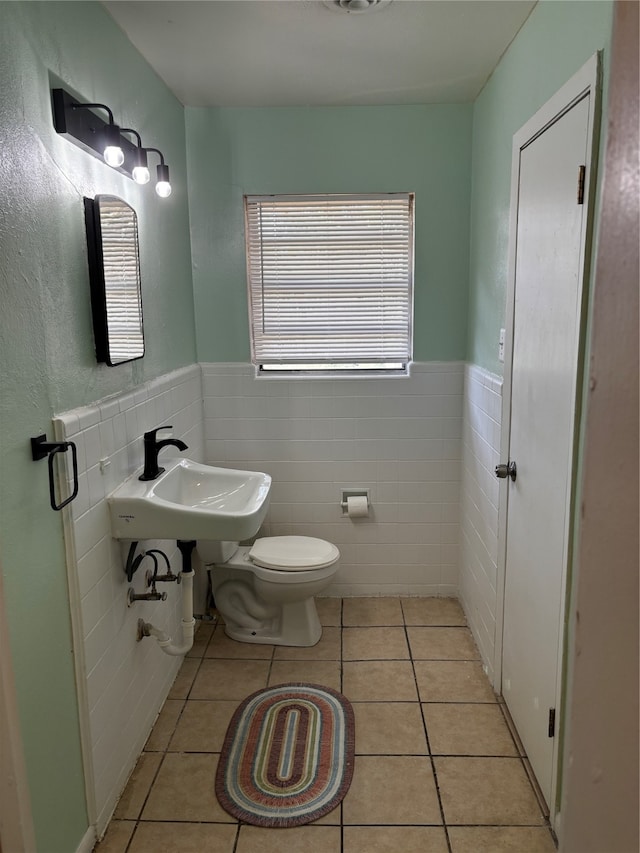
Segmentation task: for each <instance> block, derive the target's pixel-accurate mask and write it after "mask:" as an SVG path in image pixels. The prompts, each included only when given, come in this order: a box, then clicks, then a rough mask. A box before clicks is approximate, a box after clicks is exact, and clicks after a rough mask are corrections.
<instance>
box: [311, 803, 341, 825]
mask: <svg viewBox="0 0 640 853" xmlns="http://www.w3.org/2000/svg"><path fill="white" fill-rule="evenodd" d="M341 823H342V803H341V802H340V803H338V805H337V806H336V807H335V808H334V809H333V810H332V811H330V812H327V814H326V815H324V816H323V817H319V818H318V820H314V821H313V823H312V824H309V825H310V826H340V824H341Z"/></svg>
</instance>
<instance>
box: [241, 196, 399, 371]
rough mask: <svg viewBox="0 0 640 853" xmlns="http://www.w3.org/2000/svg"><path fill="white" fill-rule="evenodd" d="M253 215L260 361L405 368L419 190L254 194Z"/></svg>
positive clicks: (255, 349)
mask: <svg viewBox="0 0 640 853" xmlns="http://www.w3.org/2000/svg"><path fill="white" fill-rule="evenodd" d="M245 213H246V241H247V270H248V280H249V312H250V323H251V331H252V357H253V361H254V363H255V364H257V365H260V366H261V367H263V368H264V369H269V368H274V367H275V368H277V367H281V368H282V369H287V368H288V369H305V368H306V369H319V370H323V369H325V370H326V369H329V370H330V369H332V368H345V367H349V368H353V369H358V368H363V369H366V368H368V369H372V368H373V369H376V368H377V369H385V368H386V369H389V368H396V369H399V368H404V367H406V365H407V363H408V362H409V361H410V359H411V328H412V316H411V315H412V301H413V296H412V285H413V194H412V193H393V194H385V195H352V196H351V195H350V196H347V195H313V196H246V198H245Z"/></svg>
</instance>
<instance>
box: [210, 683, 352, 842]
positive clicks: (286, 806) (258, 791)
mask: <svg viewBox="0 0 640 853" xmlns="http://www.w3.org/2000/svg"><path fill="white" fill-rule="evenodd" d="M354 749H355V745H354V717H353V708H352V707H351V704H350V702H349V701H348V699H346V698H345V697H344V696H343V695H342V694H341V693H338V692H337V691H336V690H332V689H331V688H330V687H321V686H319V685H317V684H279V685H276V686H274V687H268V688H266V689H265V690H259V691H257V692H256V693H253V694H252V695H251V696H249V697H248V698H247V699H245V700H244V701H243V702H242V703H241V705H240V706H239V707H238V708H237V710H236V712H235V713H234V715H233V717H232V719H231V722H230V723H229V728H228V729H227V734H226V736H225V740H224V745H223V747H222V754H221V756H220V763H219V764H218V772H217V774H216V796H217V797H218V801H219V802H220V805H221V806H222V808H223V809H224V810H225V811H227V812H228V813H229V814H231V815H233V816H234V817H236V818H238V819H239V820H242V821H244V822H245V823H250V824H254V825H255V826H269V827H288V826H300V825H301V824H304V823H311V821H314V820H317V819H318V818H319V817H322V816H323V815H325V814H327V812H330V811H332V809H334V808H335V807H336V806H337V805H338V803H339V802H340V801H341V800H342V799H343V797H344V795H345V794H346V793H347V791H348V790H349V785H350V784H351V778H352V776H353V756H354Z"/></svg>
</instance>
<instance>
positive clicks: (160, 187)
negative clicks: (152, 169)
mask: <svg viewBox="0 0 640 853" xmlns="http://www.w3.org/2000/svg"><path fill="white" fill-rule="evenodd" d="M156 192H157V193H158V195H159V196H160V198H167V197H168V196H170V195H171V184H170V183H169V167H168V166H166V165H165V163H164V162H162V163H160V165H159V166H158V180H157V183H156Z"/></svg>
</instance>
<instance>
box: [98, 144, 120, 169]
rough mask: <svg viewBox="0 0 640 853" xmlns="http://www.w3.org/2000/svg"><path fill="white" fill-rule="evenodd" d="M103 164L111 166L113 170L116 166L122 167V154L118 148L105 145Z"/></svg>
mask: <svg viewBox="0 0 640 853" xmlns="http://www.w3.org/2000/svg"><path fill="white" fill-rule="evenodd" d="M103 157H104V162H105V163H106V164H107V165H108V166H113V168H114V169H117V168H118V166H122V164H123V163H124V153H123V151H122V148H120V146H115V145H107V147H106V148H105V149H104V154H103Z"/></svg>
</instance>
